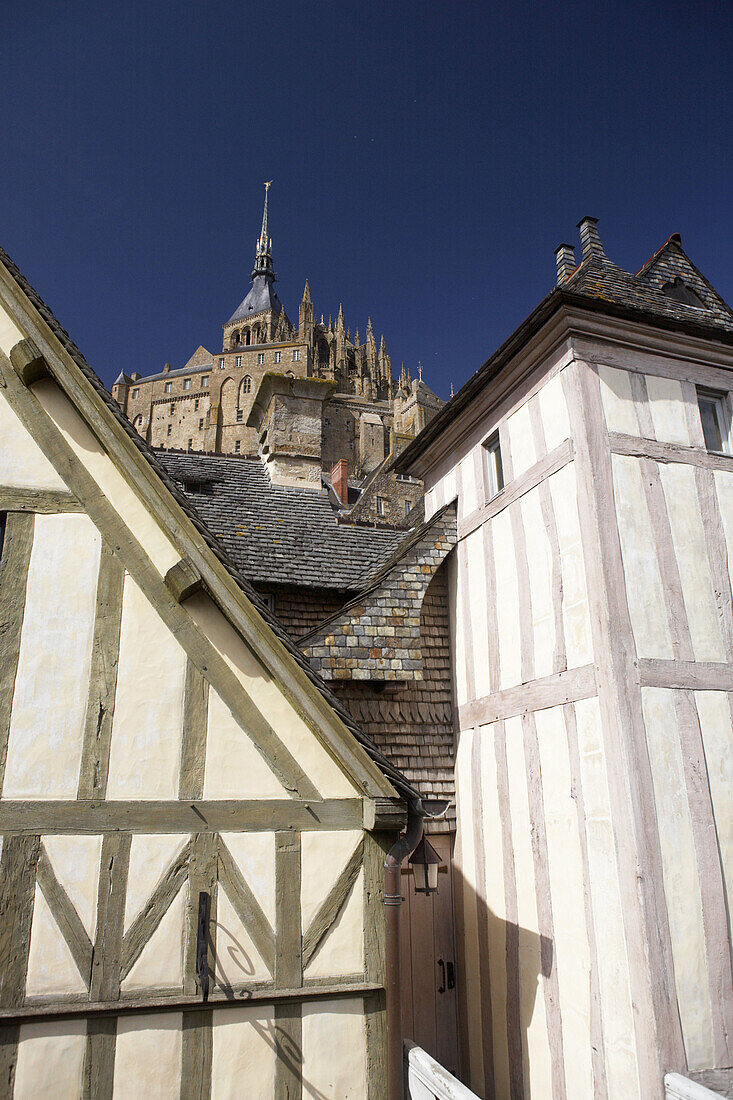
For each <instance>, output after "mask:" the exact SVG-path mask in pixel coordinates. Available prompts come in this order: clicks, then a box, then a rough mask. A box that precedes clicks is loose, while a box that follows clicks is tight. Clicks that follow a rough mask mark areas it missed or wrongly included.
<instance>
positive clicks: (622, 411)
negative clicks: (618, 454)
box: [598, 366, 641, 435]
mask: <svg viewBox="0 0 733 1100" xmlns="http://www.w3.org/2000/svg"><path fill="white" fill-rule="evenodd" d="M598 377H599V378H600V382H601V401H602V403H603V412H604V414H605V417H606V427H607V428H608V430H609V432H621V433H622V434H624V435H641V429H640V428H639V421H638V419H637V416H636V408H635V406H634V397H633V394H632V392H631V378H630V376H629V372H628V371H627V370H619V368H618V367H604V366H599V367H598Z"/></svg>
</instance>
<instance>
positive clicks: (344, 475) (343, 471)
mask: <svg viewBox="0 0 733 1100" xmlns="http://www.w3.org/2000/svg"><path fill="white" fill-rule="evenodd" d="M331 484H332V485H333V491H334V493H335V494H336V496H337V497H338V498H339V500H340V501H341V503H342V504H343V505H344V507H346V508H348V506H349V464H348V462H347V461H346V459H345V458H340V459H339V460H338V462H337V463H336V465H335V466H334V468H333V469H332V470H331Z"/></svg>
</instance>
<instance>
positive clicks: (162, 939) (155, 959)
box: [121, 884, 187, 992]
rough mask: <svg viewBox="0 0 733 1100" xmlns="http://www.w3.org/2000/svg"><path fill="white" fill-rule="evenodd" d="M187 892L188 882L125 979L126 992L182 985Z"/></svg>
mask: <svg viewBox="0 0 733 1100" xmlns="http://www.w3.org/2000/svg"><path fill="white" fill-rule="evenodd" d="M186 895H187V888H186V885H185V884H184V885H183V886H182V887H181V889H180V890H179V891H178V893H177V894H176V896H175V898H174V899H173V901H172V902H171V904H170V906H169V907H168V909H167V910H166V912H165V914H164V916H163V919H162V920H161V922H160V924H159V925H158V927H157V928H156V929H155V931H154V932H153V934H152V936H151V937H150V939H149V940H148V942H147V943H146V944H145V947H143V949H142V951H141V953H140V956H139V958H138V959H137V962H135V964H134V965H133V967H132V968H131V970H130V972H129V973H128V975H127V977H126V978H125V979H124V980H123V982H122V986H121V988H122V990H123V992H130V991H131V990H147V989H181V988H182V986H183V949H184V936H185V930H186Z"/></svg>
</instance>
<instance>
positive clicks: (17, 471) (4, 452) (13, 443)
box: [0, 396, 68, 490]
mask: <svg viewBox="0 0 733 1100" xmlns="http://www.w3.org/2000/svg"><path fill="white" fill-rule="evenodd" d="M0 485H13V486H16V487H17V488H19V489H61V490H66V489H67V488H68V486H67V485H66V482H65V481H64V480H63V478H61V477H59V475H58V474H57V473H56V471H55V469H54V468H53V466H52V465H51V463H50V462H49V461H48V459H47V458H46V456H45V454H44V453H43V451H42V450H41V448H40V447H39V446H38V444H37V443H36V441H35V439H34V438H33V436H32V435H31V434H30V433H29V432H28V431H27V430H26V429H25V428H24V427H23V425H22V424H21V422H20V420H18V417H17V416H16V415H15V413H14V412H13V410H12V409H11V408H10V405H9V404H8V403H7V401H6V400H5V398H4V397H2V396H0Z"/></svg>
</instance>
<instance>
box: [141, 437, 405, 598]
mask: <svg viewBox="0 0 733 1100" xmlns="http://www.w3.org/2000/svg"><path fill="white" fill-rule="evenodd" d="M156 455H157V459H158V461H159V463H160V464H161V465H162V466H163V467H164V468H165V470H166V471H167V473H168V474H169V476H170V477H171V478H172V479H173V480H174V481H175V482H176V484H177V485H178V486H180V487H181V489H182V490H183V491H184V492H185V494H186V496H187V497H188V499H189V500H190V501H191V502H192V503H193V504H194V505H195V507H196V510H197V512H198V513H199V514H200V515H201V517H202V518H203V519H204V521H205V523H206V525H207V527H208V528H209V530H211V531H212V532H213V533H214V534H215V535H216V536H217V539H218V540H219V542H220V545H221V546H223V547H224V549H225V550H226V552H227V554H228V555H229V556H230V557H231V559H232V561H234V562H235V564H236V565H237V566H238V568H239V569H241V571H242V572H243V573H244V574H245V576H246V577H247V578H248V579H249V580H250V581H253V582H258V581H259V582H261V583H265V582H267V583H271V584H293V583H296V584H298V585H302V586H305V587H313V588H334V589H338V590H340V591H356V590H357V589H359V588H361V586H362V585H363V583H364V580H365V578H366V577H367V576H368V574H369V573H371V572H372V571H373V570H375V569H376V568H378V567H379V566H380V564H381V563H382V562H384V561H385V560H386V559H387V558H389V557H390V555H391V554H392V553H393V552H394V550H395V549H396V547H397V546H398V545H399V543H400V542H401V540H402V538H403V535H404V532H401V531H393V530H385V529H382V528H377V527H361V526H356V525H349V524H343V523H338V522H337V519H336V515H335V513H334V510H333V507H332V505H331V502H330V500H329V497H328V492H327V490H326V489H322V490H321V491H320V492H316V491H314V490H309V489H291V488H286V487H284V486H280V485H272V484H271V482H270V478H269V477H268V474H267V471H266V470H265V468H264V466H263V465H262V463H261V462H260V460H259V459H248V458H238V457H236V456H230V455H227V456H224V455H204V454H180V453H178V454H177V453H175V452H173V451H158V452H156Z"/></svg>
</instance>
